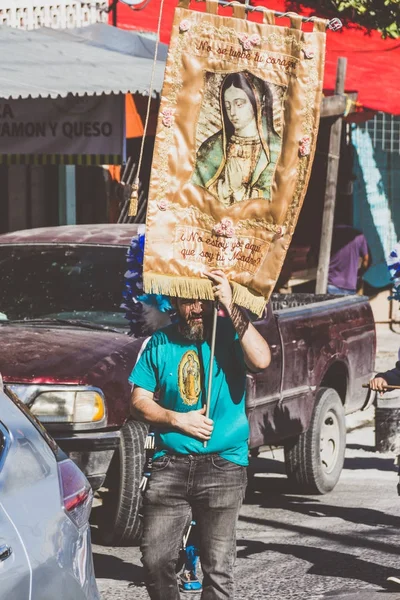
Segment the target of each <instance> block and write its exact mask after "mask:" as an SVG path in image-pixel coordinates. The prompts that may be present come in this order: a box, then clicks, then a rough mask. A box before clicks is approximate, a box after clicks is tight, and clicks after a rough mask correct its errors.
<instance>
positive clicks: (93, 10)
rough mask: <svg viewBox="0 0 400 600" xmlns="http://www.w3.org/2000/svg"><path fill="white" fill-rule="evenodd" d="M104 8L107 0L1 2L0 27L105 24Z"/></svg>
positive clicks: (33, 27)
mask: <svg viewBox="0 0 400 600" xmlns="http://www.w3.org/2000/svg"><path fill="white" fill-rule="evenodd" d="M107 8H108V1H107V0H98V1H94V0H93V1H92V2H90V1H86V2H85V1H82V2H80V1H77V0H39V1H38V0H1V2H0V25H8V26H10V27H17V28H19V29H37V28H38V27H52V28H55V29H61V28H72V27H84V26H85V25H91V24H92V23H98V22H103V23H107V20H108V14H107Z"/></svg>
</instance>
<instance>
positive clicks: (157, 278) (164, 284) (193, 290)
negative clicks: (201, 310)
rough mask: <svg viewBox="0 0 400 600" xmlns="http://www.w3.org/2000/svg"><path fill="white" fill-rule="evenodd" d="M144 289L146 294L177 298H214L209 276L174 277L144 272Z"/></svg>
mask: <svg viewBox="0 0 400 600" xmlns="http://www.w3.org/2000/svg"><path fill="white" fill-rule="evenodd" d="M143 289H144V291H145V292H146V294H163V295H165V296H174V297H177V298H201V299H202V300H214V294H213V291H212V287H211V281H210V280H209V279H207V278H204V279H200V278H199V279H197V278H196V277H173V276H172V275H155V274H153V273H143Z"/></svg>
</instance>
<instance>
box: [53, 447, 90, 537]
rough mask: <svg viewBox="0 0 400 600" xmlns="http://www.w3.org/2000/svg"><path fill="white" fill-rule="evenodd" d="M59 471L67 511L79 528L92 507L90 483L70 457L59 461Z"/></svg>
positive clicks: (87, 519) (82, 525)
mask: <svg viewBox="0 0 400 600" xmlns="http://www.w3.org/2000/svg"><path fill="white" fill-rule="evenodd" d="M58 473H59V476H60V486H61V496H62V500H63V503H64V508H65V511H66V513H67V515H68V516H69V517H70V519H71V520H72V521H73V522H74V523H75V525H76V526H77V527H78V528H81V527H84V526H85V525H86V524H87V523H88V521H89V515H90V511H91V508H92V500H93V492H92V488H91V487H90V483H89V482H88V480H87V479H86V477H85V476H84V474H83V473H82V471H80V470H79V469H78V467H77V466H76V464H75V463H74V462H72V460H70V459H69V458H68V459H65V460H61V461H60V462H59V463H58Z"/></svg>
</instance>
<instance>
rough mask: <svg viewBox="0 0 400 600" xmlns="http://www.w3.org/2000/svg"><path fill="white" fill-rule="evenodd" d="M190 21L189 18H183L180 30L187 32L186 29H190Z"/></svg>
mask: <svg viewBox="0 0 400 600" xmlns="http://www.w3.org/2000/svg"><path fill="white" fill-rule="evenodd" d="M190 25H191V24H190V21H189V20H188V19H183V21H181V22H180V23H179V31H180V32H181V33H185V31H189V29H190Z"/></svg>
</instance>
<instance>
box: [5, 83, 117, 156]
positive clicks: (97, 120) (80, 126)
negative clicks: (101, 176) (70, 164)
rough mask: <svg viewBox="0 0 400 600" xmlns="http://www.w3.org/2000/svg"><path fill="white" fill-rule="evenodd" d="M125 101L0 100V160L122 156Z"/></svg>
mask: <svg viewBox="0 0 400 600" xmlns="http://www.w3.org/2000/svg"><path fill="white" fill-rule="evenodd" d="M124 107H125V98H124V95H123V94H120V95H118V96H90V97H83V98H82V97H76V96H67V97H66V98H55V99H53V98H37V99H21V100H0V154H7V155H10V154H15V155H28V154H31V155H37V154H55V155H66V154H71V155H99V154H106V155H110V154H115V155H122V154H123V145H124V119H125V109H124Z"/></svg>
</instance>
